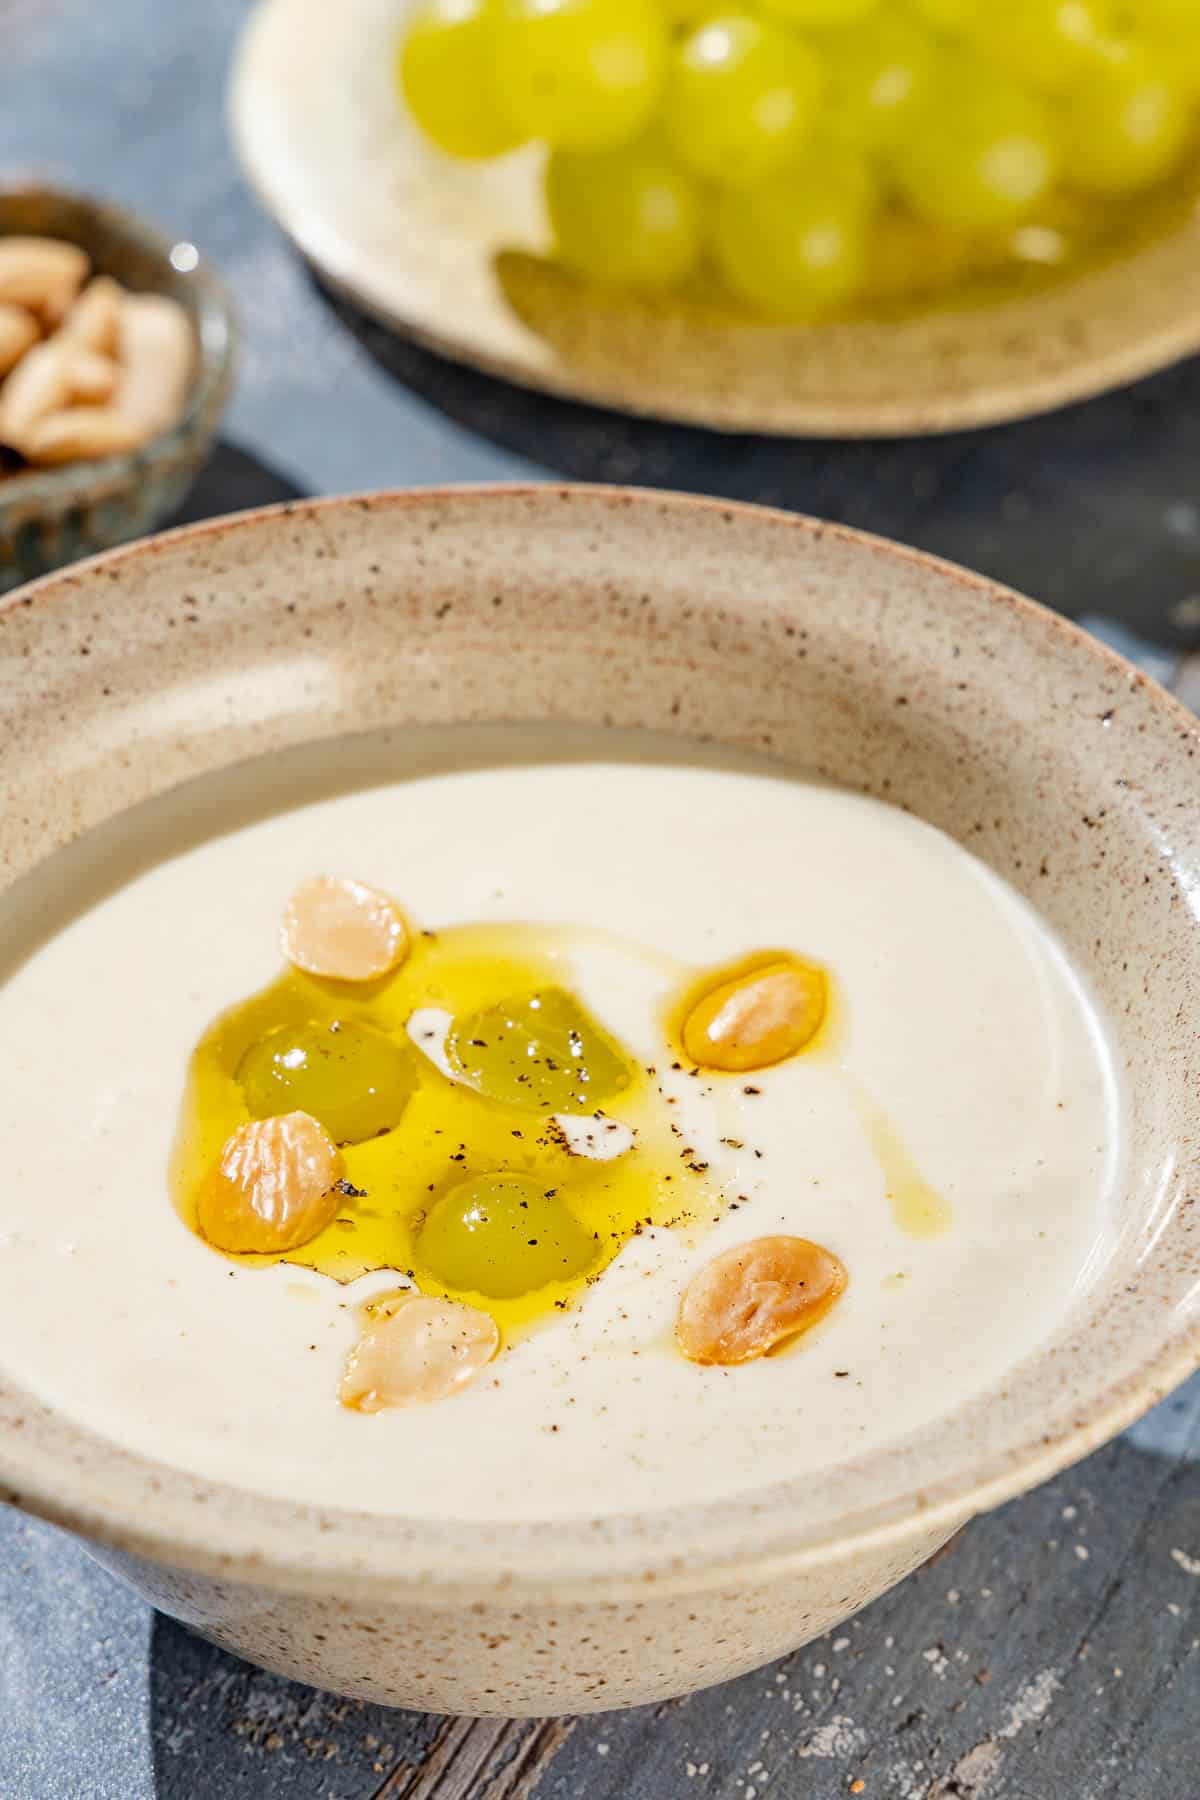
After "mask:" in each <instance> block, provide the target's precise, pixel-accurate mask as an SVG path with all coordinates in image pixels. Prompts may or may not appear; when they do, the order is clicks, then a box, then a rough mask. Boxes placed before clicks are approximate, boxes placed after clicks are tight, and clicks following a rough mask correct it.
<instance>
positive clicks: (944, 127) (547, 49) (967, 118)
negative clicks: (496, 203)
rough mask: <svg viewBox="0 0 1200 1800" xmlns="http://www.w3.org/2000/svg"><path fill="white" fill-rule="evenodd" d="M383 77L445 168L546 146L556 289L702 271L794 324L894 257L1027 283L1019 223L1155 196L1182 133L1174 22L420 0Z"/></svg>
mask: <svg viewBox="0 0 1200 1800" xmlns="http://www.w3.org/2000/svg"><path fill="white" fill-rule="evenodd" d="M397 74H398V82H399V86H400V90H401V92H402V94H403V97H404V100H405V101H406V103H407V105H408V108H409V110H410V111H411V113H412V115H413V117H414V118H415V119H416V121H417V124H418V125H419V126H420V128H421V129H422V131H423V132H424V134H425V135H426V137H428V138H429V139H430V140H431V141H432V142H433V143H434V144H435V145H436V146H437V147H438V148H439V149H440V150H443V151H445V152H447V153H449V154H450V155H451V156H455V157H465V158H479V157H492V156H497V155H500V154H502V153H504V152H505V151H508V150H512V149H514V148H516V147H517V146H518V145H520V144H524V143H527V142H530V141H531V140H532V141H539V142H541V143H543V144H544V145H545V146H546V147H547V149H548V155H547V157H546V162H545V173H544V183H545V200H546V210H547V214H548V218H549V223H550V229H551V231H552V234H553V237H554V242H555V246H556V250H557V254H558V256H559V258H560V259H561V261H562V262H563V263H564V264H565V265H567V266H568V267H569V268H571V269H573V270H575V271H576V272H577V273H579V274H581V275H583V276H585V277H587V278H588V279H589V280H592V281H596V282H604V283H607V284H610V285H613V286H617V287H625V288H635V289H643V290H656V289H657V290H662V289H668V288H674V287H678V286H680V285H681V284H687V283H689V282H690V281H691V280H692V279H693V277H694V276H695V275H696V273H697V271H699V270H701V269H702V268H705V269H707V270H708V271H709V272H710V273H711V272H715V274H716V275H717V277H718V278H719V280H720V282H721V284H722V286H723V287H724V289H725V290H726V292H727V293H729V294H730V295H732V296H733V297H735V298H736V299H738V300H740V301H741V302H743V303H745V304H746V305H748V306H749V307H751V308H753V309H755V310H757V311H761V312H764V313H768V314H774V315H777V316H785V317H795V318H803V317H806V316H812V315H814V314H819V313H823V312H827V311H829V310H830V309H832V308H836V307H838V306H840V305H843V304H844V303H846V302H848V301H851V300H853V299H854V298H855V297H856V296H858V295H860V294H863V293H865V292H870V291H871V290H872V286H873V285H875V287H876V288H877V289H879V290H880V291H882V289H883V288H886V286H887V283H888V279H889V277H888V274H887V270H888V268H889V265H890V264H893V265H894V264H895V263H896V261H897V259H898V258H899V259H900V260H903V258H904V257H905V256H907V258H908V259H909V261H910V262H911V261H919V262H921V263H922V264H923V265H925V266H926V267H932V268H935V269H942V268H944V269H945V270H946V271H947V279H948V280H952V279H954V276H955V274H956V273H961V271H962V270H964V269H969V268H970V266H971V261H972V257H973V255H975V253H976V251H977V250H978V251H980V252H982V251H983V250H984V249H988V250H990V251H991V252H992V253H993V254H994V252H995V250H996V246H997V245H1008V244H1010V243H1011V244H1017V243H1020V242H1021V241H1024V242H1025V243H1026V244H1027V245H1028V246H1030V247H1031V254H1032V255H1034V256H1035V257H1037V256H1041V257H1042V258H1043V259H1044V260H1053V258H1054V254H1055V243H1056V238H1055V233H1054V231H1053V229H1052V226H1051V225H1043V226H1042V227H1041V230H1040V235H1039V231H1038V229H1037V227H1038V221H1039V219H1042V218H1044V219H1049V220H1051V221H1052V220H1053V219H1054V218H1055V217H1056V213H1055V208H1056V207H1058V208H1060V209H1063V208H1067V209H1069V207H1070V206H1071V205H1072V204H1073V203H1074V201H1075V200H1076V199H1080V200H1082V201H1086V199H1087V197H1089V196H1091V197H1094V198H1093V201H1092V204H1093V205H1095V204H1097V203H1100V204H1102V203H1103V200H1104V199H1105V198H1106V197H1109V196H1114V195H1128V194H1134V193H1137V192H1138V191H1139V190H1142V189H1146V188H1149V187H1150V186H1152V185H1153V184H1154V183H1156V182H1159V181H1161V180H1163V178H1165V177H1166V176H1168V175H1169V174H1170V173H1171V172H1172V170H1174V169H1175V168H1176V167H1177V165H1178V164H1179V162H1180V160H1181V159H1182V157H1183V156H1184V154H1185V153H1186V151H1187V149H1188V147H1189V145H1190V143H1191V141H1192V138H1193V135H1194V129H1195V125H1196V119H1197V114H1198V112H1200V3H1198V0H423V3H422V4H421V6H420V8H419V10H418V11H417V12H416V13H415V14H414V15H412V16H411V17H410V19H409V21H408V23H407V25H406V27H405V29H404V31H403V34H402V37H401V41H400V45H399V51H398V63H397ZM1023 228H1024V230H1025V238H1024V240H1022V239H1021V238H1020V235H1019V234H1020V233H1021V231H1022V229H1023Z"/></svg>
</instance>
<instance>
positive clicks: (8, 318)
mask: <svg viewBox="0 0 1200 1800" xmlns="http://www.w3.org/2000/svg"><path fill="white" fill-rule="evenodd" d="M37 341H38V326H37V320H36V319H35V318H34V316H33V314H32V313H31V312H29V311H27V310H26V308H25V307H23V306H8V305H6V304H5V303H4V302H3V301H0V375H7V374H8V371H9V370H10V369H11V368H13V367H14V366H15V365H16V364H17V363H19V362H20V360H21V358H22V357H23V356H24V354H25V352H26V351H27V350H31V349H32V348H33V346H34V345H35V344H36V343H37Z"/></svg>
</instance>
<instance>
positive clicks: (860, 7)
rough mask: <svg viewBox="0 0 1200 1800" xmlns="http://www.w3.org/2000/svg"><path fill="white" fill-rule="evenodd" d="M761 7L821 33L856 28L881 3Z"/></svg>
mask: <svg viewBox="0 0 1200 1800" xmlns="http://www.w3.org/2000/svg"><path fill="white" fill-rule="evenodd" d="M762 3H763V5H764V6H765V7H766V9H767V11H768V12H773V13H775V14H776V15H777V16H778V17H779V18H781V19H786V20H787V21H788V23H789V24H790V25H800V26H811V27H813V28H815V29H817V30H820V29H823V28H824V27H827V26H833V27H836V26H839V25H854V24H857V22H858V20H859V19H865V18H866V17H867V15H868V14H869V13H875V12H878V10H879V5H880V0H762ZM891 3H892V0H889V4H891Z"/></svg>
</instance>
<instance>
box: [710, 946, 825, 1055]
mask: <svg viewBox="0 0 1200 1800" xmlns="http://www.w3.org/2000/svg"><path fill="white" fill-rule="evenodd" d="M827 988H828V984H827V982H826V978H825V973H824V971H823V970H822V969H818V968H815V967H814V966H813V965H812V964H810V963H803V962H801V961H800V960H799V959H798V958H797V957H780V958H779V959H778V960H768V961H764V962H762V963H760V964H758V965H757V966H753V965H752V966H751V967H749V968H746V969H743V970H742V971H741V972H740V973H735V974H732V975H730V976H727V977H725V978H724V979H722V978H721V977H718V978H717V979H716V980H715V982H714V985H713V986H712V987H710V988H709V989H708V990H707V992H706V993H704V994H702V995H701V996H700V998H699V999H698V1000H697V1001H696V1002H695V1004H694V1005H693V1006H692V1008H691V1010H690V1011H689V1012H688V1015H687V1017H686V1018H685V1020H684V1022H683V1047H684V1050H685V1051H686V1052H687V1054H688V1056H690V1057H691V1059H692V1061H693V1062H694V1063H696V1064H697V1065H698V1066H699V1067H700V1068H702V1069H729V1070H744V1069H765V1068H768V1067H769V1066H770V1065H771V1064H772V1063H777V1062H783V1060H784V1059H785V1058H786V1057H789V1056H795V1054H796V1052H797V1051H798V1050H803V1048H804V1046H805V1045H806V1044H807V1043H809V1041H810V1040H811V1039H812V1038H813V1037H814V1036H815V1035H816V1032H817V1031H818V1029H819V1028H820V1025H821V1021H822V1019H823V1018H824V1017H825V1007H826V996H827Z"/></svg>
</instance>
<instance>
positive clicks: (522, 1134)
mask: <svg viewBox="0 0 1200 1800" xmlns="http://www.w3.org/2000/svg"><path fill="white" fill-rule="evenodd" d="M512 1135H513V1136H514V1137H519V1138H523V1137H524V1136H525V1133H524V1132H523V1131H518V1130H517V1129H516V1127H515V1126H514V1127H513V1133H512Z"/></svg>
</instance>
